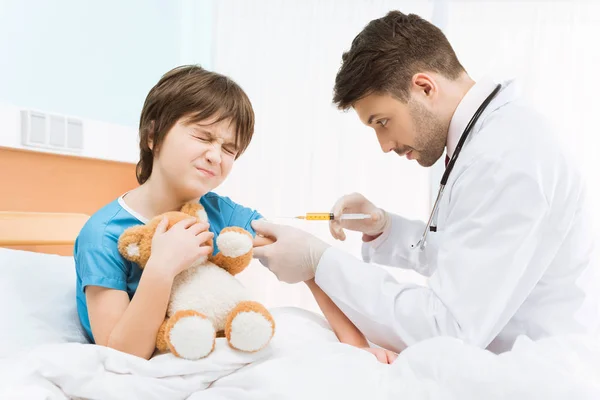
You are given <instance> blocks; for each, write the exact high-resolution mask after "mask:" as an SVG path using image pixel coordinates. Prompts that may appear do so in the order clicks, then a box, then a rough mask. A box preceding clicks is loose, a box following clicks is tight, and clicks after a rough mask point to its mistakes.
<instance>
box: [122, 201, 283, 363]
mask: <svg viewBox="0 0 600 400" xmlns="http://www.w3.org/2000/svg"><path fill="white" fill-rule="evenodd" d="M163 216H166V217H167V219H168V227H167V229H169V228H170V227H171V226H173V225H174V224H176V223H177V222H179V221H181V220H183V219H186V218H189V217H190V216H192V217H195V218H196V219H197V220H198V221H199V222H208V216H207V214H206V211H205V210H204V207H203V206H202V205H201V204H200V203H197V202H194V203H187V204H185V205H184V206H183V207H182V208H181V210H180V211H172V212H167V213H165V214H161V215H159V216H157V217H155V218H153V219H152V220H150V221H149V222H148V223H147V224H146V225H138V226H134V227H130V228H128V229H126V230H125V231H124V232H123V233H122V234H121V236H120V237H119V242H118V248H119V252H120V253H121V255H122V256H123V257H124V258H125V259H127V260H129V261H131V262H134V263H136V264H137V265H139V267H140V268H141V269H142V270H143V268H144V267H145V266H146V263H147V262H148V259H149V258H150V253H151V250H152V249H151V246H152V237H153V235H154V232H155V231H156V227H157V226H158V224H159V223H160V221H161V219H162V218H163ZM209 242H210V243H207V244H209V245H210V246H212V245H213V242H212V239H210V240H209ZM216 242H217V247H218V249H219V252H218V253H217V254H214V255H210V256H208V257H201V258H200V259H198V260H196V261H195V262H194V263H193V264H192V265H191V266H190V267H189V268H187V269H186V270H184V271H183V272H181V273H179V274H178V275H177V276H176V277H175V279H174V281H173V286H172V289H171V294H170V298H169V304H168V308H167V315H166V318H165V320H164V322H163V323H162V325H161V326H160V329H159V331H158V334H157V339H156V349H157V350H158V351H159V352H161V353H165V352H169V351H170V352H171V353H172V354H174V355H175V356H176V357H180V358H185V359H188V360H197V359H201V358H204V357H206V356H208V355H209V354H210V353H211V352H212V351H213V350H214V348H215V343H216V338H217V337H225V338H226V339H227V342H228V344H229V346H230V347H232V348H234V349H236V350H240V351H243V352H257V351H259V350H261V349H263V348H264V347H266V346H267V345H268V344H269V342H270V341H271V338H272V337H273V335H274V334H275V321H274V320H273V317H272V316H271V314H270V313H269V311H267V309H266V308H265V307H264V306H263V305H262V304H260V303H258V302H256V301H253V300H252V298H251V295H250V293H249V292H248V290H247V289H246V288H245V287H244V286H243V285H242V284H241V282H240V281H239V280H238V279H237V278H236V277H235V275H236V274H238V273H240V272H242V271H243V270H244V269H245V268H246V267H247V266H248V265H249V264H250V261H251V260H252V248H253V238H252V235H251V234H250V233H249V232H248V231H246V230H244V229H242V228H239V227H226V228H224V229H223V230H221V232H220V233H219V235H218V236H217V238H216ZM142 274H143V271H142Z"/></svg>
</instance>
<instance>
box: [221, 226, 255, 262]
mask: <svg viewBox="0 0 600 400" xmlns="http://www.w3.org/2000/svg"><path fill="white" fill-rule="evenodd" d="M217 246H218V247H219V251H220V252H221V253H223V255H224V256H227V257H232V258H235V257H240V256H243V255H244V254H248V252H250V251H251V250H252V235H250V233H248V232H247V231H245V230H244V229H241V228H237V227H228V228H225V229H223V230H222V231H221V233H220V234H219V236H218V237H217Z"/></svg>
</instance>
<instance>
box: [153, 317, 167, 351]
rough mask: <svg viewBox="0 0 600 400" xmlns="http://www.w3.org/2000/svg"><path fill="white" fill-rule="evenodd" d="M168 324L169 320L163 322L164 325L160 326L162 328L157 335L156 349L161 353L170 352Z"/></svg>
mask: <svg viewBox="0 0 600 400" xmlns="http://www.w3.org/2000/svg"><path fill="white" fill-rule="evenodd" d="M168 322H169V319H168V318H167V319H165V320H164V321H163V323H162V324H161V325H160V328H158V333H157V334H156V348H157V350H158V351H160V352H161V353H164V352H166V351H167V350H169V345H168V344H167V339H166V333H165V332H166V329H167V323H168Z"/></svg>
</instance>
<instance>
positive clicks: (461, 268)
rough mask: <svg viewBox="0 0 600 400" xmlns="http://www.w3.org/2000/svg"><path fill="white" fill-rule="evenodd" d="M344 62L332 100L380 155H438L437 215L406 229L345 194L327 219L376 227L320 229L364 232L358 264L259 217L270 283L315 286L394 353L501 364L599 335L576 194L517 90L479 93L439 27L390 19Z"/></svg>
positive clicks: (573, 174) (578, 185) (577, 182)
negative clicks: (531, 348) (486, 355)
mask: <svg viewBox="0 0 600 400" xmlns="http://www.w3.org/2000/svg"><path fill="white" fill-rule="evenodd" d="M342 59H343V64H342V66H341V68H340V70H339V72H338V75H337V77H336V82H335V90H334V93H335V95H334V102H335V103H336V105H337V106H338V107H339V108H340V109H344V110H345V109H349V108H353V109H354V110H355V111H356V113H357V114H358V117H359V118H360V120H361V121H362V123H364V124H365V125H367V126H369V127H371V128H373V130H374V133H375V134H376V136H377V140H378V141H379V144H380V145H381V149H382V150H383V151H384V152H385V153H388V152H390V151H393V152H395V153H397V154H398V155H400V156H406V157H407V158H408V159H410V160H416V161H417V162H418V163H419V164H420V165H421V166H423V167H430V166H432V165H433V164H434V163H435V162H436V161H437V160H438V159H440V158H441V157H442V155H443V153H444V150H445V151H446V154H447V158H446V162H447V167H446V173H445V179H446V181H445V182H443V183H445V185H444V190H443V192H442V193H441V195H440V196H439V199H438V200H439V201H438V202H437V205H436V207H435V209H434V212H433V215H432V218H431V219H430V221H429V223H428V224H426V223H424V222H422V221H413V220H408V219H405V218H403V217H401V216H399V215H396V214H393V213H391V212H389V211H387V210H383V209H381V208H378V207H377V206H376V205H374V204H372V203H371V202H370V201H369V200H367V199H366V198H365V197H363V196H362V195H360V194H351V195H348V196H344V197H342V198H341V199H339V201H338V202H337V203H336V204H335V205H334V207H333V213H334V215H335V216H339V215H340V214H342V213H369V214H371V215H372V216H373V218H372V219H369V220H363V221H343V223H340V222H338V221H335V222H332V223H331V225H330V230H331V233H332V235H333V236H334V237H335V238H336V239H339V240H344V239H345V230H350V231H357V232H362V238H363V242H364V243H363V247H362V255H363V261H360V260H357V259H356V258H354V257H352V256H350V255H349V254H346V253H344V252H342V251H341V250H339V249H336V248H335V247H331V246H329V245H328V244H327V243H325V242H323V241H321V240H320V239H318V238H316V237H314V236H312V235H310V234H308V233H306V232H304V231H302V230H299V229H295V228H292V227H289V226H280V225H274V224H271V223H268V222H266V221H254V223H253V227H254V229H255V230H256V231H257V233H258V234H260V235H262V236H266V237H270V238H272V239H273V240H275V242H274V243H273V244H270V245H267V246H264V247H258V248H256V249H255V257H257V258H258V259H259V260H260V261H261V263H262V264H263V265H265V266H266V267H268V268H269V269H270V270H271V271H272V272H273V273H274V274H275V275H276V276H277V277H278V278H279V279H280V280H281V281H285V282H288V283H295V282H301V281H306V280H309V279H312V278H313V277H314V278H315V281H316V283H317V284H318V285H319V286H320V287H321V289H322V290H323V291H324V292H325V293H326V294H327V295H328V296H329V297H330V298H331V300H332V301H333V302H334V303H335V304H336V305H337V306H338V307H339V308H340V309H341V310H342V312H343V313H344V314H345V315H346V316H347V317H348V318H349V319H350V320H351V321H352V322H353V323H354V324H355V325H356V326H357V328H358V329H359V330H360V331H362V332H363V333H364V334H365V336H366V337H367V339H369V340H370V341H372V342H373V343H376V344H378V345H380V346H382V347H384V348H387V349H391V350H394V351H397V352H399V351H401V350H402V349H404V348H405V347H406V346H410V345H412V344H414V343H417V342H419V341H422V340H424V339H428V338H432V337H436V336H452V337H456V338H459V339H461V340H463V341H465V342H467V343H469V344H472V345H475V346H478V347H481V348H488V349H489V350H491V351H493V352H496V353H500V352H503V351H506V350H509V349H510V348H511V347H512V345H513V343H514V341H515V339H516V338H517V337H518V336H519V335H527V336H529V337H530V338H532V339H538V338H542V337H545V336H548V335H553V334H563V333H581V332H585V330H586V329H587V328H589V327H590V326H591V327H594V325H595V324H596V323H597V321H596V317H597V315H598V314H597V313H595V312H588V313H584V308H585V307H586V306H587V305H588V301H589V299H587V300H586V293H585V292H584V290H583V288H582V287H580V283H581V281H584V280H586V279H587V278H586V276H587V275H584V274H587V273H588V272H590V271H589V269H591V268H592V263H591V261H592V259H591V255H592V249H593V243H592V234H591V230H590V226H589V221H590V216H589V213H588V209H587V208H586V206H585V203H584V197H585V189H584V182H583V180H582V177H581V175H580V173H579V172H578V171H577V170H576V169H575V168H574V166H573V163H572V162H571V161H570V160H569V158H568V156H567V155H566V154H565V153H564V152H563V149H562V147H561V144H560V142H559V141H558V140H557V138H556V136H555V133H554V132H553V130H552V127H551V126H550V125H549V124H548V123H547V122H546V121H545V120H544V119H543V118H542V117H541V116H540V115H539V114H537V113H536V112H535V111H534V110H532V109H530V108H528V107H527V106H526V105H524V104H521V103H520V102H519V101H518V98H517V97H518V96H517V90H516V87H515V84H514V83H513V82H503V83H499V84H498V83H496V82H492V81H490V80H481V81H478V82H474V81H473V80H472V79H471V77H469V75H468V74H467V73H466V72H465V70H464V68H463V67H462V65H461V64H460V62H459V61H458V59H457V57H456V55H455V53H454V51H453V49H452V47H451V45H450V44H449V43H448V41H447V39H446V37H445V36H444V35H443V33H442V32H441V31H440V30H439V29H438V28H436V27H435V26H433V25H432V24H430V23H428V22H427V21H425V20H423V19H421V18H420V17H418V16H416V15H404V14H402V13H400V12H396V11H394V12H390V13H389V14H387V15H386V16H385V17H383V18H380V19H377V20H374V21H371V22H370V23H369V24H368V25H367V26H366V27H365V28H364V30H363V31H362V32H361V33H360V34H359V35H358V36H357V37H356V38H355V39H354V41H353V42H352V46H351V48H350V50H349V51H348V52H346V53H345V54H344V55H343V57H342ZM563 134H564V133H563ZM383 174H385V171H382V175H383ZM388 184H390V185H401V184H402V182H388ZM410 195H411V193H410V188H406V196H410ZM371 262H373V263H378V264H383V265H388V266H394V267H400V268H411V269H414V270H416V271H417V272H419V273H420V274H422V275H424V276H427V277H428V278H429V279H428V285H427V287H422V286H417V285H414V284H408V283H402V282H397V281H396V280H394V279H393V277H392V276H391V275H390V274H388V273H387V272H386V271H385V270H384V269H382V268H380V267H377V266H375V265H372V264H370V263H371Z"/></svg>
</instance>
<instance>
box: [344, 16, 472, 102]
mask: <svg viewBox="0 0 600 400" xmlns="http://www.w3.org/2000/svg"><path fill="white" fill-rule="evenodd" d="M464 71H465V70H464V68H463V66H462V65H461V64H460V62H459V61H458V58H457V57H456V54H455V53H454V50H453V49H452V46H451V45H450V43H449V42H448V40H447V39H446V36H444V34H443V33H442V31H441V30H440V29H439V28H437V27H436V26H435V25H433V24H431V23H429V22H428V21H426V20H424V19H423V18H421V17H419V16H418V15H414V14H409V15H405V14H403V13H401V12H400V11H390V12H389V13H388V14H387V15H386V16H385V17H382V18H379V19H375V20H373V21H371V22H370V23H369V24H368V25H367V26H366V27H365V28H364V29H363V30H362V31H361V32H360V33H359V34H358V35H357V36H356V37H355V38H354V40H353V41H352V46H351V48H350V50H349V51H347V52H345V53H344V54H343V55H342V66H341V67H340V69H339V71H338V73H337V76H336V79H335V87H334V96H333V102H334V104H336V105H337V107H338V108H339V109H342V110H346V109H348V108H350V107H352V106H353V105H354V103H355V102H356V101H357V100H360V99H361V98H363V97H365V96H367V95H369V94H371V93H389V94H391V95H392V96H394V97H396V98H398V99H399V100H401V101H404V102H406V101H407V100H408V98H409V85H410V82H411V79H412V77H413V75H414V74H415V73H418V72H437V73H439V74H442V75H444V76H445V77H447V78H448V79H456V78H458V77H459V75H460V74H461V73H462V72H464Z"/></svg>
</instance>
